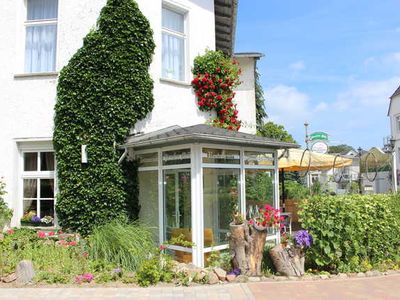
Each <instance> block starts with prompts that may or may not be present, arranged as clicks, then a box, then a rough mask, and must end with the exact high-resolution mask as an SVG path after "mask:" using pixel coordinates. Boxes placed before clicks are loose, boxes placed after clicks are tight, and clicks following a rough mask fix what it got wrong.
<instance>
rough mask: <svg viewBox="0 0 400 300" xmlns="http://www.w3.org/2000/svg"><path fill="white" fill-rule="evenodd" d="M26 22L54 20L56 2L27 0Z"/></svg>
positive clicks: (50, 0)
mask: <svg viewBox="0 0 400 300" xmlns="http://www.w3.org/2000/svg"><path fill="white" fill-rule="evenodd" d="M27 6H28V7H27V11H28V16H27V20H28V21H32V20H43V19H56V18H57V10H58V0H28V1H27Z"/></svg>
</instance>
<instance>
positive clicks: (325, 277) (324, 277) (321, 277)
mask: <svg viewBox="0 0 400 300" xmlns="http://www.w3.org/2000/svg"><path fill="white" fill-rule="evenodd" d="M319 278H320V279H322V280H326V279H329V275H319Z"/></svg>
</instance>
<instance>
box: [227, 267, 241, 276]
mask: <svg viewBox="0 0 400 300" xmlns="http://www.w3.org/2000/svg"><path fill="white" fill-rule="evenodd" d="M240 273H241V271H240V269H238V268H236V269H233V270H232V271H230V272H228V275H236V276H239V275H240Z"/></svg>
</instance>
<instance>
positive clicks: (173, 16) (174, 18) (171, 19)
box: [162, 8, 185, 33]
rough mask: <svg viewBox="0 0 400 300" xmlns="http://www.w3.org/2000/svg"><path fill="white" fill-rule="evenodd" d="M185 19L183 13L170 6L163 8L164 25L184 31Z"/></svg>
mask: <svg viewBox="0 0 400 300" xmlns="http://www.w3.org/2000/svg"><path fill="white" fill-rule="evenodd" d="M184 20H185V17H184V16H183V15H182V14H180V13H178V12H175V11H172V10H169V9H168V8H163V9H162V27H164V28H167V29H169V30H173V31H177V32H180V33H184V24H185V23H184Z"/></svg>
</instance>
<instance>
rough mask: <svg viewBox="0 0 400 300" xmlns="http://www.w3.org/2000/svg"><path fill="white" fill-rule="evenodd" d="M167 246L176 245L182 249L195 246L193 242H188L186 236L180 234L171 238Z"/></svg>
mask: <svg viewBox="0 0 400 300" xmlns="http://www.w3.org/2000/svg"><path fill="white" fill-rule="evenodd" d="M165 244H166V245H176V246H181V247H187V248H191V247H193V246H194V243H193V242H192V241H188V240H187V239H186V237H185V235H184V234H182V233H181V234H180V235H178V236H174V237H171V238H170V239H169V240H168V241H166V242H165Z"/></svg>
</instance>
